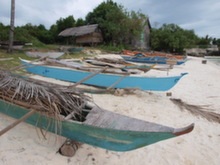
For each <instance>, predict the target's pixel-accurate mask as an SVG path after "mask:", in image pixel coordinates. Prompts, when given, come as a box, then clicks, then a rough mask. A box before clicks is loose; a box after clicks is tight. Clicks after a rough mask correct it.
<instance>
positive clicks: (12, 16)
mask: <svg viewBox="0 0 220 165" xmlns="http://www.w3.org/2000/svg"><path fill="white" fill-rule="evenodd" d="M14 22H15V0H11V24H10V34H9V47H8V53H12V52H13V40H14Z"/></svg>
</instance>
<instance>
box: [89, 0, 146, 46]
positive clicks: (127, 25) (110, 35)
mask: <svg viewBox="0 0 220 165" xmlns="http://www.w3.org/2000/svg"><path fill="white" fill-rule="evenodd" d="M146 20H148V17H147V16H145V15H144V14H142V13H141V12H137V13H136V12H134V11H132V12H130V13H129V12H127V11H126V10H125V9H124V8H123V6H121V5H118V4H117V3H115V2H113V1H112V0H109V1H107V2H102V3H101V4H100V5H99V6H97V7H96V8H95V9H94V10H93V11H92V12H90V13H88V14H87V16H86V23H87V24H99V26H100V28H101V29H102V32H103V35H104V41H105V42H106V43H113V44H122V43H124V42H125V41H126V40H129V37H130V36H136V37H140V34H141V32H142V30H143V26H144V25H145V24H144V23H145V22H146Z"/></svg>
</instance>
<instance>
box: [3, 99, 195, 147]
mask: <svg viewBox="0 0 220 165" xmlns="http://www.w3.org/2000/svg"><path fill="white" fill-rule="evenodd" d="M84 109H85V112H84V117H85V120H84V121H76V120H73V119H72V117H71V114H69V115H67V116H60V118H61V120H59V121H58V120H57V119H55V118H52V117H49V116H46V115H43V114H39V113H37V112H36V113H34V114H33V115H32V116H30V117H28V118H27V119H26V120H25V122H27V123H29V124H31V125H33V126H36V127H39V128H41V129H45V130H47V131H50V132H53V133H58V134H60V135H61V136H64V137H66V138H68V139H72V140H76V141H79V142H82V143H87V144H90V145H93V146H97V147H101V148H104V149H107V150H113V151H129V150H134V149H137V148H140V147H144V146H147V145H150V144H153V143H156V142H159V141H162V140H166V139H169V138H173V137H177V136H179V135H183V134H186V133H189V132H191V131H192V130H193V128H194V124H191V125H189V126H187V127H184V128H180V129H174V128H172V127H167V126H163V125H159V124H155V123H151V122H147V121H143V120H138V119H135V118H130V117H127V116H123V115H120V114H117V113H113V112H110V111H107V110H103V109H101V108H99V107H97V106H94V107H92V106H89V105H85V107H84ZM29 111H30V110H29V109H26V108H24V107H22V106H19V105H15V104H13V103H11V102H7V101H5V100H3V99H0V112H1V113H4V114H6V115H8V116H11V117H13V118H16V119H19V118H21V117H22V116H24V115H25V114H27V113H28V112H29ZM39 121H40V122H39ZM56 121H57V122H56ZM49 123H54V124H49ZM57 128H60V130H61V131H60V132H59V131H58V132H57ZM27 133H28V131H27Z"/></svg>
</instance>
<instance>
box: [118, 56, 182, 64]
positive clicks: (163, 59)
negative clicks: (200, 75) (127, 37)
mask: <svg viewBox="0 0 220 165" xmlns="http://www.w3.org/2000/svg"><path fill="white" fill-rule="evenodd" d="M122 58H123V59H124V60H126V61H130V62H138V63H149V64H168V63H169V62H168V61H169V58H166V57H156V56H155V57H135V56H122ZM175 61H176V62H175V65H181V64H184V63H185V62H186V59H184V60H175Z"/></svg>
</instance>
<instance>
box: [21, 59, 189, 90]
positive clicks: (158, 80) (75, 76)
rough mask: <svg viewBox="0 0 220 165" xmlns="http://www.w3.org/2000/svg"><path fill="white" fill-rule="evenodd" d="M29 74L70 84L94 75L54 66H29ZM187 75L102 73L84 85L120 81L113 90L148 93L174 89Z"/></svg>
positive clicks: (110, 84) (105, 84) (100, 84)
mask: <svg viewBox="0 0 220 165" xmlns="http://www.w3.org/2000/svg"><path fill="white" fill-rule="evenodd" d="M21 61H22V63H23V64H26V63H27V62H29V61H27V60H21ZM26 70H27V71H28V72H31V73H34V74H38V75H41V76H44V77H50V78H55V79H59V80H64V81H70V82H79V81H80V80H82V79H84V78H86V77H88V76H89V75H91V74H93V73H92V72H87V71H81V70H74V69H69V68H61V67H52V66H43V65H42V66H36V65H33V64H28V65H27V67H26ZM186 74H187V73H182V74H181V75H180V76H173V77H135V76H125V77H124V78H123V79H121V78H122V77H123V76H122V75H114V74H104V73H100V74H98V75H96V76H94V77H92V78H90V79H88V80H86V81H84V82H83V83H84V84H87V85H93V86H99V87H111V86H112V85H113V84H115V82H117V81H118V80H120V79H121V80H120V81H119V82H118V83H117V84H116V85H114V87H113V88H139V89H141V90H148V91H167V90H169V89H171V88H172V87H174V86H175V85H176V84H177V82H178V81H179V80H180V79H181V78H182V77H183V76H184V75H186Z"/></svg>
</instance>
